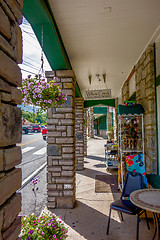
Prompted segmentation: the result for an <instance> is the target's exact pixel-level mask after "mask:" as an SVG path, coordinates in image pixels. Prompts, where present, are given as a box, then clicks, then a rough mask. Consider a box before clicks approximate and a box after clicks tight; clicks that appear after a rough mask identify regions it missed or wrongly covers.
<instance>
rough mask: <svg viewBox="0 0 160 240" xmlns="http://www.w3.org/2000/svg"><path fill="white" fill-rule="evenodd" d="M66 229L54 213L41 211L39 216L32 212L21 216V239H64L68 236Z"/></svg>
mask: <svg viewBox="0 0 160 240" xmlns="http://www.w3.org/2000/svg"><path fill="white" fill-rule="evenodd" d="M67 232H68V229H67V228H66V227H65V226H64V223H63V221H62V220H61V219H60V217H57V216H56V215H55V214H52V213H50V212H49V211H48V212H43V213H42V214H41V216H40V217H36V216H35V214H34V213H32V214H30V215H29V216H22V229H21V235H20V239H22V240H37V239H39V240H41V239H42V240H43V239H45V240H51V239H53V240H60V239H62V240H64V239H66V238H67V237H68V235H67Z"/></svg>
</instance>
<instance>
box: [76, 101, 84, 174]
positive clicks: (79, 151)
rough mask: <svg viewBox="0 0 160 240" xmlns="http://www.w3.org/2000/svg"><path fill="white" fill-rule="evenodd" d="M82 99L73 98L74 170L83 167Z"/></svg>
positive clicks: (80, 169) (79, 169)
mask: <svg viewBox="0 0 160 240" xmlns="http://www.w3.org/2000/svg"><path fill="white" fill-rule="evenodd" d="M83 134H84V99H83V98H76V99H75V160H76V170H78V171H82V170H83V168H84V136H83Z"/></svg>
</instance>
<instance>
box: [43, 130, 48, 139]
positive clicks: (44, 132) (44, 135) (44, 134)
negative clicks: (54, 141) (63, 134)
mask: <svg viewBox="0 0 160 240" xmlns="http://www.w3.org/2000/svg"><path fill="white" fill-rule="evenodd" d="M47 132H48V130H47V127H45V128H43V129H42V137H43V139H44V140H45V141H46V137H47Z"/></svg>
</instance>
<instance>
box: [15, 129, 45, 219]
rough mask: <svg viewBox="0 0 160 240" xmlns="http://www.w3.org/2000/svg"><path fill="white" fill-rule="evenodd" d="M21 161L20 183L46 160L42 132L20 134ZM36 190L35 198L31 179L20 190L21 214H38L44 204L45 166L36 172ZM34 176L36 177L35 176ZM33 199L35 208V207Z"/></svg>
mask: <svg viewBox="0 0 160 240" xmlns="http://www.w3.org/2000/svg"><path fill="white" fill-rule="evenodd" d="M20 145H21V147H22V163H21V164H20V165H19V167H21V168H22V184H23V182H24V181H25V180H26V179H27V178H28V179H30V176H31V174H32V173H33V172H35V171H36V170H37V169H38V168H39V167H41V166H42V165H43V164H44V163H45V162H46V141H44V140H43V139H42V133H29V134H23V135H22V143H21V144H20ZM37 176H38V179H39V181H38V184H37V185H36V187H38V190H37V191H36V194H37V197H36V198H35V195H34V192H33V191H32V188H33V184H32V181H31V180H30V182H29V183H28V184H27V185H25V186H24V187H23V188H22V189H21V190H20V192H21V193H22V211H21V214H22V215H23V214H25V215H29V214H30V213H32V212H35V213H36V215H39V214H40V213H41V211H42V209H44V206H45V205H46V194H47V190H46V167H45V168H44V169H43V170H42V171H41V172H40V173H38V175H37ZM37 176H36V177H37ZM35 200H36V201H37V203H36V208H35Z"/></svg>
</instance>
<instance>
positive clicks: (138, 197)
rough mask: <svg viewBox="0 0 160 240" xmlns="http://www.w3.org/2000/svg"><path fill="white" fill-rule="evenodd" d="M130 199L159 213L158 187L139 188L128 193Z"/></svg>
mask: <svg viewBox="0 0 160 240" xmlns="http://www.w3.org/2000/svg"><path fill="white" fill-rule="evenodd" d="M130 200H131V202H132V203H133V204H135V205H136V206H138V207H140V208H142V209H145V210H148V211H151V212H156V213H160V189H140V190H137V191H134V192H132V193H131V195H130Z"/></svg>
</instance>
